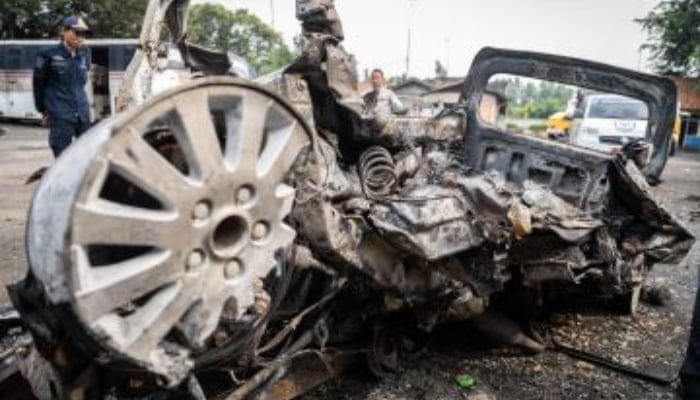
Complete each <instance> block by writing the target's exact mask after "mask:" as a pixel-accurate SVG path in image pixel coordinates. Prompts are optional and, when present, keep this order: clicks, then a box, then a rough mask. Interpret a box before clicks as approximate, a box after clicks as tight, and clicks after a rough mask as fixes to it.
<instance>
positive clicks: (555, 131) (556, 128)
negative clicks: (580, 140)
mask: <svg viewBox="0 0 700 400" xmlns="http://www.w3.org/2000/svg"><path fill="white" fill-rule="evenodd" d="M571 121H572V118H571V115H569V114H567V113H565V112H561V111H560V112H556V113H554V114H552V115H550V116H549V118H547V137H548V138H549V139H551V140H557V141H561V140H568V139H567V138H568V136H569V132H571Z"/></svg>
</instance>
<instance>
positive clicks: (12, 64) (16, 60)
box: [6, 47, 23, 70]
mask: <svg viewBox="0 0 700 400" xmlns="http://www.w3.org/2000/svg"><path fill="white" fill-rule="evenodd" d="M22 53H23V51H22V49H21V48H19V47H9V48H8V49H7V58H6V60H7V69H13V70H17V69H22Z"/></svg>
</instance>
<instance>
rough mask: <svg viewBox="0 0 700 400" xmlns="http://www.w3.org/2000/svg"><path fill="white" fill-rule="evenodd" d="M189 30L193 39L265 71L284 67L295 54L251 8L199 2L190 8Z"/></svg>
mask: <svg viewBox="0 0 700 400" xmlns="http://www.w3.org/2000/svg"><path fill="white" fill-rule="evenodd" d="M187 34H188V37H189V39H190V41H192V42H193V43H197V44H200V45H202V46H206V47H209V48H212V49H216V50H221V51H231V52H233V53H235V54H237V55H239V56H241V57H243V58H245V59H246V60H247V61H248V62H249V63H250V64H251V65H252V66H253V67H254V68H255V69H256V70H257V71H258V72H260V73H261V74H264V73H267V72H270V71H273V70H275V69H277V68H280V67H283V66H284V65H287V64H289V63H290V62H292V61H293V60H294V57H295V54H294V53H293V52H292V51H291V50H290V49H289V47H287V45H286V44H285V43H284V41H283V40H282V37H281V36H280V34H279V33H277V32H275V31H274V30H273V29H272V27H270V26H269V25H268V24H266V23H264V22H263V21H261V20H260V18H258V17H257V16H255V15H254V14H251V13H249V12H248V11H247V10H236V11H235V12H234V11H231V10H229V9H228V8H226V7H224V6H222V5H218V4H198V5H195V6H193V7H191V8H190V10H189V14H188V22H187Z"/></svg>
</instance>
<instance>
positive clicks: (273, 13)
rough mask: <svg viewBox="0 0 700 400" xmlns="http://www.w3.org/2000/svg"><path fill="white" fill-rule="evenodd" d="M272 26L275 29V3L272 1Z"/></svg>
mask: <svg viewBox="0 0 700 400" xmlns="http://www.w3.org/2000/svg"><path fill="white" fill-rule="evenodd" d="M270 18H271V19H270V25H272V29H273V30H274V29H275V1H274V0H270Z"/></svg>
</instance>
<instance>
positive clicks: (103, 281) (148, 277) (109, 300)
mask: <svg viewBox="0 0 700 400" xmlns="http://www.w3.org/2000/svg"><path fill="white" fill-rule="evenodd" d="M181 271H182V269H181V268H180V266H179V265H178V264H177V263H176V260H175V258H174V257H173V256H172V253H171V252H170V251H164V250H162V251H154V252H151V253H148V254H145V255H142V256H139V257H135V258H132V259H129V260H127V261H123V262H120V263H117V264H112V265H109V266H103V267H99V268H89V269H88V270H87V271H86V273H84V274H83V276H82V277H81V278H80V279H81V282H80V289H79V291H78V292H77V293H76V297H77V298H78V300H79V302H80V305H81V311H82V312H83V318H85V319H86V320H87V321H96V320H97V319H98V318H100V317H102V316H104V315H105V314H108V313H110V312H112V311H113V310H115V309H116V308H119V307H122V306H124V305H125V304H127V303H129V302H131V301H135V300H137V299H139V298H140V297H142V296H144V295H146V294H148V293H150V292H152V291H153V290H156V289H158V288H159V287H162V286H163V285H165V284H167V283H170V282H173V281H176V280H178V279H179V278H180V277H181V276H182V272H181Z"/></svg>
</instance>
